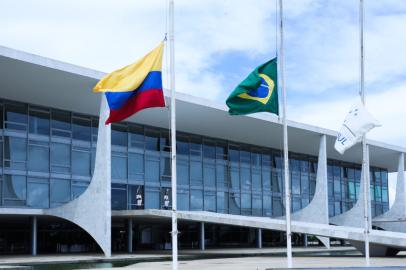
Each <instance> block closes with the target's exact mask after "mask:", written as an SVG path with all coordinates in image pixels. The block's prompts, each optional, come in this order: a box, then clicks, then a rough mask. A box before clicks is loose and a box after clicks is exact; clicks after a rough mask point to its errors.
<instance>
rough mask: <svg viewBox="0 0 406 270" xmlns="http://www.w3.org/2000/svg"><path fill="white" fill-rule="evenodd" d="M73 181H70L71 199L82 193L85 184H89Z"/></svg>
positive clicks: (85, 187)
mask: <svg viewBox="0 0 406 270" xmlns="http://www.w3.org/2000/svg"><path fill="white" fill-rule="evenodd" d="M75 182H76V183H75ZM75 182H73V183H72V199H76V198H77V197H79V196H80V195H82V193H83V192H85V190H86V189H87V186H88V185H89V183H88V182H77V181H75Z"/></svg>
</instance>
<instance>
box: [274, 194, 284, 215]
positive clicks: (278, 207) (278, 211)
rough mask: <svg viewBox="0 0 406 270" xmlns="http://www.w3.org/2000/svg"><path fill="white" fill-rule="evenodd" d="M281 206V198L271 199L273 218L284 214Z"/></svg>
mask: <svg viewBox="0 0 406 270" xmlns="http://www.w3.org/2000/svg"><path fill="white" fill-rule="evenodd" d="M283 207H284V206H283V204H282V200H281V198H273V199H272V212H273V216H274V217H280V216H283V213H284V212H285V211H284V209H283Z"/></svg>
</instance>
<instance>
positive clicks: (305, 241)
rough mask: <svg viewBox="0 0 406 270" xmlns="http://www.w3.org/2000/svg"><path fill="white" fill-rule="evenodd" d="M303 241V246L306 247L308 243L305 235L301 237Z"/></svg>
mask: <svg viewBox="0 0 406 270" xmlns="http://www.w3.org/2000/svg"><path fill="white" fill-rule="evenodd" d="M303 240H304V246H305V247H307V246H308V243H307V234H304V235H303Z"/></svg>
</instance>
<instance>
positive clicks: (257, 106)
mask: <svg viewBox="0 0 406 270" xmlns="http://www.w3.org/2000/svg"><path fill="white" fill-rule="evenodd" d="M277 70H278V68H277V61H276V58H274V59H272V60H270V61H268V62H266V63H265V64H262V65H260V66H258V67H257V68H256V69H254V71H253V72H251V73H250V74H249V75H248V77H247V78H246V79H245V80H243V81H242V82H241V83H240V84H239V85H238V86H237V87H236V88H235V89H234V91H233V92H232V93H231V94H230V96H229V97H228V98H227V100H226V104H227V106H228V108H229V109H230V110H229V111H228V112H229V113H230V114H231V115H244V114H250V113H256V112H271V113H274V114H279V106H278V83H277V81H278V80H277V78H278V72H277Z"/></svg>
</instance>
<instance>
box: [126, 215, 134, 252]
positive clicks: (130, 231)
mask: <svg viewBox="0 0 406 270" xmlns="http://www.w3.org/2000/svg"><path fill="white" fill-rule="evenodd" d="M127 246H128V253H132V252H133V220H132V219H131V218H129V219H128V223H127Z"/></svg>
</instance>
